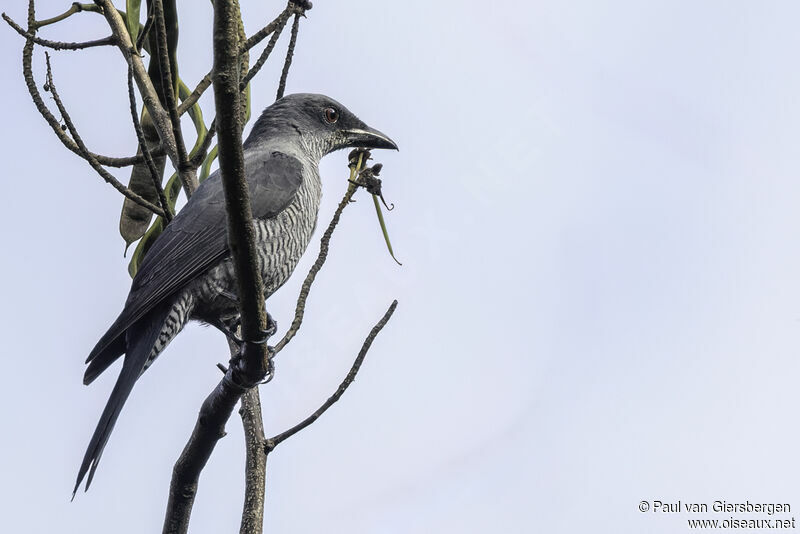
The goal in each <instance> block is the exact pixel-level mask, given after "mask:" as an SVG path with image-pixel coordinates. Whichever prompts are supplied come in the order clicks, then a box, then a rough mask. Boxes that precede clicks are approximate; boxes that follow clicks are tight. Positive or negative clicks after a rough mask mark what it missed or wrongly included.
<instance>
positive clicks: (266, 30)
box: [240, 2, 297, 52]
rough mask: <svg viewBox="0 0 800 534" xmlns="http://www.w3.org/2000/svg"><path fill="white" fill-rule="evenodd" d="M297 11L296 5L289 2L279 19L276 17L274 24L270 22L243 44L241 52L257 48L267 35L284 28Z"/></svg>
mask: <svg viewBox="0 0 800 534" xmlns="http://www.w3.org/2000/svg"><path fill="white" fill-rule="evenodd" d="M295 9H297V7H296V6H295V4H294V3H293V2H289V3H288V4H287V5H286V9H284V10H283V11H281V13H280V14H279V15H278V16H277V17H275V19H274V20H273V21H272V22H270V23H269V24H267V25H266V26H264V27H263V28H261V29H260V30H258V31H257V32H256V33H254V34H253V35H251V36H250V38H249V39H247V41H245V42H244V43H243V44H242V48H241V50H240V52H244V51H246V50H250V49H251V48H253V47H254V46H256V45H257V44H258V43H260V42H261V41H263V40H264V39H265V38H266V37H267V35H269V34H271V33H272V32H274V31H275V29H276V28H277V27H278V26H279V25H280V26H283V25H284V24H286V21H287V20H288V19H289V17H290V16H291V15H292V13H293V12H294V10H295Z"/></svg>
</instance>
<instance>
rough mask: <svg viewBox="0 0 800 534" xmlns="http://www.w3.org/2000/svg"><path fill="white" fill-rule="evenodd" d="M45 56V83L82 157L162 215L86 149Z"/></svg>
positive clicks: (105, 177)
mask: <svg viewBox="0 0 800 534" xmlns="http://www.w3.org/2000/svg"><path fill="white" fill-rule="evenodd" d="M45 58H46V61H47V85H48V88H49V89H50V92H51V93H52V95H53V100H55V103H56V106H57V107H58V111H59V112H60V113H61V116H62V118H63V119H64V124H65V125H66V127H67V129H68V130H69V133H70V135H72V138H73V139H74V140H75V144H77V145H78V148H79V150H80V151H81V153H82V155H83V157H84V159H86V161H88V162H89V165H91V166H92V168H93V169H94V170H95V171H96V172H97V173H98V174H99V175H100V176H101V177H102V178H103V180H105V181H106V182H108V183H109V184H111V185H112V186H113V187H114V189H116V190H117V191H119V192H120V193H122V194H123V195H125V196H126V197H127V198H129V199H131V200H132V201H133V202H136V203H137V204H139V205H140V206H142V207H144V208H147V209H149V210H150V211H152V212H153V213H155V214H156V215H162V216H163V215H164V212H163V211H162V210H161V208H159V207H158V206H156V205H155V204H153V203H151V202H148V201H147V200H145V199H144V198H142V197H141V196H139V195H137V194H136V193H134V192H133V191H131V190H130V189H128V188H127V187H125V186H124V185H122V184H121V183H120V182H119V180H117V179H116V178H114V176H113V175H112V174H111V173H109V172H108V171H107V170H105V169H104V168H103V167H102V166H101V165H100V164H99V163H98V162H97V160H96V159H95V158H93V157H92V155H91V154H90V153H89V151H88V150H87V149H86V145H85V144H84V143H83V139H81V137H80V135H79V134H78V130H77V129H76V128H75V125H74V124H73V123H72V118H71V117H70V116H69V113H67V110H66V108H65V106H64V103H63V102H62V101H61V98H60V97H59V96H58V92H57V91H56V86H55V83H54V82H53V72H52V70H51V68H50V55H49V54H47V53H45Z"/></svg>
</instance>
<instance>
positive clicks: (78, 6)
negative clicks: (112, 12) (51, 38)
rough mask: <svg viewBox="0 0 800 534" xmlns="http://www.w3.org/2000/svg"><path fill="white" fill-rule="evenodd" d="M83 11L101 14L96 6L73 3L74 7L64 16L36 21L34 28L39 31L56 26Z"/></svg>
mask: <svg viewBox="0 0 800 534" xmlns="http://www.w3.org/2000/svg"><path fill="white" fill-rule="evenodd" d="M82 11H91V12H94V13H99V12H100V8H99V7H97V6H96V5H95V4H79V3H78V2H73V3H72V5H71V6H70V7H69V9H68V10H66V11H65V12H63V13H62V14H60V15H56V16H55V17H52V18H49V19H45V20H37V21H35V22H34V23H33V28H34V29H37V30H38V29H39V28H41V27H43V26H48V25H50V24H55V23H56V22H61V21H62V20H64V19H65V18H67V17H70V16H72V15H74V14H75V13H80V12H82Z"/></svg>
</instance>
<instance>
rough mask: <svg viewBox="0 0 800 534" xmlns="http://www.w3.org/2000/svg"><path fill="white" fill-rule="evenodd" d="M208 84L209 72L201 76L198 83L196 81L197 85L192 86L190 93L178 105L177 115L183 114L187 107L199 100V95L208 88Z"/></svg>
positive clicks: (209, 79)
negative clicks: (192, 89)
mask: <svg viewBox="0 0 800 534" xmlns="http://www.w3.org/2000/svg"><path fill="white" fill-rule="evenodd" d="M210 86H211V73H210V72H209V73H208V74H206V75H205V76H203V79H202V80H200V83H198V84H197V87H195V88H194V91H192V94H190V95H189V96H187V97H186V99H185V100H184V101H183V102H181V105H180V106H178V115H183V114H184V113H186V112H187V111H189V108H191V107H192V106H194V105H195V104H196V103H197V101H198V100H200V97H201V96H202V95H203V93H204V92H205V90H206V89H208V88H209V87H210Z"/></svg>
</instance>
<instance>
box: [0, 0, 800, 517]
mask: <svg viewBox="0 0 800 534" xmlns="http://www.w3.org/2000/svg"><path fill="white" fill-rule="evenodd" d="M40 4H41V6H40V8H39V12H40V18H45V17H49V16H52V15H55V14H57V13H58V12H60V11H61V10H63V9H66V8H67V7H68V5H69V2H49V1H48V2H40ZM117 4H119V5H120V6H121V7H124V5H123V4H124V3H123V2H121V0H118V2H117ZM283 5H284V4H282V3H281V2H256V1H253V0H249V1H243V9H244V13H245V25H246V28H247V30H248V33H252V32H254V31H255V30H257V29H258V28H260V27H261V26H263V25H264V24H265V23H266V22H267V21H269V20H271V18H272V17H273V16H274V15H275V14H276V13H277V12H278V11H279V10H280V9H281V8H282V7H283ZM190 6H191V7H190ZM3 9H4V10H6V11H7V13H8V14H10V15H11V16H12V17H14V18H15V19H16V20H17V21H19V22H21V23H22V22H23V21H24V20H25V2H23V1H21V0H14V2H5V3H4V6H3ZM181 9H182V11H181V36H180V47H179V60H180V65H181V72H180V75H181V76H182V78H183V79H184V80H185V81H186V82H187V84H188V85H189V86H190V87H191V86H194V84H195V83H196V82H197V80H199V79H200V78H201V77H202V76H203V75H204V74H205V73H206V72H207V71H208V70H209V68H210V65H211V56H212V51H211V45H210V20H211V8H210V6H209V5H208V2H205V3H203V2H198V3H195V2H191V3H189V2H181ZM190 10H191V11H190ZM798 18H800V6H799V5H798V4H797V3H796V2H791V1H788V0H787V1H774V2H751V1H747V2H746V1H731V0H726V1H722V0H719V1H711V0H708V1H705V2H696V1H694V2H690V1H680V0H669V1H650V2H638V1H632V0H631V1H606V2H596V1H591V0H585V1H573V2H538V1H536V2H515V1H510V2H496V3H489V2H463V3H444V2H422V1H407V2H391V3H390V2H381V3H378V2H368V1H366V0H360V1H355V0H353V1H347V2H341V1H337V2H330V1H324V0H320V1H318V2H316V3H315V6H314V8H313V10H311V11H310V12H309V16H308V19H307V20H303V22H302V23H301V29H300V36H299V39H298V43H297V51H296V54H295V58H294V63H293V65H292V70H291V73H290V75H289V80H288V85H287V92H321V93H326V94H328V95H330V96H332V97H334V98H336V99H337V100H339V101H340V102H342V103H343V104H344V105H346V106H347V107H348V108H349V109H351V110H352V111H354V112H355V113H356V114H358V115H359V116H360V117H361V118H362V119H363V120H364V121H365V122H367V123H368V124H370V125H371V126H373V127H376V128H378V129H380V130H381V131H383V132H386V133H387V134H388V135H390V136H391V137H392V138H393V139H394V140H395V141H397V143H398V144H399V146H400V152H398V153H395V152H391V153H389V152H386V153H379V154H378V153H376V155H375V156H376V161H381V162H382V163H384V171H383V173H382V176H381V177H382V178H383V179H384V194H385V196H386V198H387V200H388V201H389V202H393V203H394V204H395V206H396V209H395V210H394V211H392V212H391V213H388V214H387V215H386V218H387V224H388V227H389V230H390V233H391V237H392V241H393V245H394V249H395V252H396V254H397V256H398V258H399V259H400V261H402V262H403V266H402V267H399V266H397V265H396V264H395V263H394V262H393V261H392V260H391V258H390V257H389V256H388V254H387V252H386V250H385V245H384V244H383V241H382V237H381V233H380V229H379V227H378V225H377V222H376V220H375V213H374V209H373V208H372V202H371V200H370V199H369V197H368V196H367V195H365V194H361V195H360V196H359V200H358V202H357V203H356V204H354V205H352V206H350V207H348V209H347V211H346V212H345V215H344V217H343V221H342V224H341V225H340V227H339V229H338V231H337V234H336V235H335V237H334V242H333V246H332V252H331V255H330V258H329V261H328V264H327V265H326V267H325V268H324V270H323V272H322V273H321V274H320V276H319V277H318V279H317V282H316V286H315V288H314V290H313V292H312V295H311V299H310V300H309V304H308V308H307V314H306V320H305V323H304V325H303V329H302V330H301V332H300V334H299V336H298V337H297V338H296V339H295V341H293V342H292V344H291V345H289V347H288V348H287V349H286V350H285V351H283V352H282V353H281V354H280V356H279V357H278V360H277V377H276V378H275V380H274V381H273V382H272V383H271V384H269V386H266V387H263V388H262V389H261V395H262V399H263V404H264V412H265V424H266V426H267V432H268V433H270V434H276V433H278V432H280V431H283V430H285V429H286V428H288V427H289V426H291V425H293V424H294V423H296V422H298V421H299V420H300V419H302V418H303V417H305V416H306V415H308V414H309V413H310V412H312V411H313V410H314V409H316V408H317V407H318V406H319V405H320V404H321V403H322V402H323V401H324V400H325V399H326V398H327V397H328V395H330V394H331V393H332V392H333V391H334V389H335V388H336V386H337V385H338V383H339V382H340V380H341V379H342V378H343V377H344V375H345V374H346V372H347V370H348V368H349V366H350V364H351V362H352V360H353V358H354V357H355V355H356V353H357V352H358V349H359V347H360V346H361V343H362V341H363V339H364V337H365V336H366V334H367V333H368V332H369V330H370V329H371V328H372V326H373V324H374V323H375V322H376V321H377V320H378V319H379V318H380V316H381V315H382V314H383V313H384V311H385V309H386V308H387V307H388V305H389V304H390V302H391V301H392V299H395V298H396V299H398V300H399V306H398V308H397V312H396V314H395V316H394V318H393V319H392V320H391V322H390V323H389V325H388V326H387V327H386V328H385V330H384V331H383V332H382V333H381V335H380V337H379V338H378V339H377V340H376V341H375V343H374V345H373V347H372V350H371V352H370V354H369V356H368V358H367V360H366V362H365V364H364V365H363V367H362V370H361V373H360V374H359V378H358V380H357V381H356V382H355V384H354V385H353V386H352V387H351V388H350V390H348V392H347V394H346V395H345V397H344V398H343V399H342V400H341V401H340V402H339V403H338V404H337V405H336V406H334V407H333V408H332V409H331V410H330V411H329V412H328V413H327V414H326V415H325V416H324V417H323V418H322V419H320V420H319V421H318V422H317V423H316V424H314V425H313V426H312V427H311V428H310V429H308V430H306V431H304V432H302V433H301V434H299V435H298V436H296V437H295V438H293V439H292V440H291V441H288V442H286V443H284V444H283V445H281V447H280V448H279V449H278V450H277V451H276V452H275V453H274V454H273V455H271V456H270V459H269V466H268V477H267V505H266V514H265V515H266V521H265V532H274V533H278V532H280V533H308V532H333V533H338V532H356V533H362V532H363V533H429V532H430V533H441V532H453V533H486V532H519V533H528V532H548V533H561V532H563V533H573V532H575V533H578V532H614V533H616V532H654V533H674V532H683V531H685V530H688V528H687V520H688V519H692V518H700V519H714V518H717V519H719V520H723V519H728V518H730V517H734V518H737V519H753V518H760V519H766V518H770V519H775V518H782V519H783V518H789V517H792V516H795V515H796V516H798V517H800V489H798V485H797V480H798V476H799V475H800V463H799V462H798V455H797V451H798V449H800V432H798V430H797V428H798V425H797V407H798V406H799V405H800V388H798V387H797V383H798V377H800V358H798V353H799V352H800V239H798V229H799V228H800V210H798V206H800V180H798V174H799V172H800V156H798V149H797V146H798V142H799V141H800V99H798V94H800V69H798V66H797V64H798V62H797V53H798V50H800V33H798V31H797V20H798ZM108 33H109V32H108V30H107V29H106V26H105V22H104V20H103V19H102V17H99V16H97V15H94V14H80V15H78V16H74V17H72V18H70V19H69V20H68V21H66V22H64V23H62V24H59V25H58V26H53V27H48V28H46V29H45V30H44V31H43V32H42V34H41V35H42V36H43V37H47V38H52V39H61V40H67V41H80V40H86V39H93V38H100V37H104V36H105V35H107V34H108ZM287 34H288V32H287ZM287 40H288V35H284V36H283V38H282V39H281V41H280V44H279V45H278V48H277V52H276V57H275V60H274V61H273V62H272V63H271V64H270V65H269V66H268V67H267V68H265V69H264V70H263V71H262V74H260V75H259V77H258V78H257V80H256V82H255V84H254V88H253V108H254V110H260V109H262V108H263V107H265V106H267V105H269V104H270V103H271V102H272V101H273V99H274V95H275V89H276V87H277V79H278V76H279V72H280V66H281V64H282V59H281V56H282V55H283V54H284V51H285V47H286V43H287ZM22 44H23V42H22V39H21V38H20V37H19V36H17V35H16V34H14V33H13V32H12V31H10V30H9V29H8V28H6V29H4V30H2V31H0V50H2V52H1V53H0V69H2V72H3V73H4V76H3V77H2V81H0V90H1V91H2V96H3V102H4V113H3V121H4V127H3V128H1V129H0V147H2V149H1V150H2V154H3V163H4V165H5V169H6V175H5V179H4V180H3V181H2V184H3V185H2V188H3V192H4V194H3V200H4V209H3V210H2V211H0V224H2V227H3V228H4V232H3V244H4V246H3V249H4V251H5V254H4V260H5V261H3V262H2V263H1V264H0V279H2V280H3V281H4V284H3V301H4V302H5V306H3V307H2V311H0V324H2V325H3V326H2V329H3V333H4V335H3V336H2V338H3V340H4V341H3V345H4V346H3V351H2V352H3V354H4V357H5V358H4V361H5V371H6V375H5V380H4V385H3V388H2V389H0V401H1V404H0V405H1V406H2V407H3V408H2V412H0V415H2V420H3V426H4V439H3V440H2V441H3V445H2V454H0V473H2V474H3V479H4V484H3V485H2V488H1V489H0V509H2V512H3V513H2V515H3V520H2V523H3V525H4V527H3V530H4V531H7V532H37V533H38V532H42V533H44V532H48V533H49V532H55V531H58V532H86V533H95V532H96V533H101V532H109V531H113V532H120V533H140V532H157V531H159V530H160V528H161V524H162V520H163V512H164V509H165V506H166V498H167V490H168V485H169V478H170V474H171V469H172V465H173V463H174V461H175V459H176V458H177V456H178V454H179V453H180V451H181V449H182V447H183V445H184V443H185V442H186V440H187V438H188V436H189V434H190V432H191V429H192V427H193V425H194V423H195V418H196V414H197V410H198V409H199V406H200V404H201V402H202V400H203V399H204V398H205V397H206V395H207V394H208V393H209V392H210V391H211V389H212V388H213V386H214V384H216V383H217V382H218V381H219V379H220V373H219V371H218V370H217V369H216V367H215V364H216V363H217V362H220V361H225V360H226V359H227V356H226V344H225V340H224V338H223V336H221V335H220V334H219V333H218V332H217V331H215V330H213V329H207V328H202V327H200V326H198V325H195V324H193V325H191V326H189V327H187V328H186V330H185V331H184V332H183V333H182V334H181V335H180V336H179V337H178V338H177V339H176V340H175V341H174V342H173V344H172V345H170V347H169V348H168V349H167V350H166V352H165V353H164V354H163V356H162V357H161V358H160V359H159V361H158V362H157V363H156V364H155V365H154V366H153V367H152V368H151V369H150V371H149V372H148V373H146V374H145V375H144V376H143V378H142V379H141V380H140V381H139V382H138V383H137V385H136V387H135V388H134V391H133V394H132V395H131V397H130V399H129V401H128V403H127V405H126V407H125V409H124V410H123V412H122V415H121V417H120V419H119V422H118V424H117V427H116V429H115V431H114V433H113V434H112V437H111V440H110V442H109V444H108V447H107V448H106V450H105V454H104V455H103V461H102V463H101V464H100V467H99V469H98V472H97V476H96V477H95V479H94V482H93V486H92V488H91V489H90V491H89V492H88V493H87V494H83V493H80V494H79V495H78V496H77V497H76V499H75V502H73V503H70V502H69V497H70V493H71V490H72V486H73V483H74V480H75V475H76V473H77V469H78V466H79V464H80V460H81V458H82V457H83V453H84V450H85V447H86V444H87V443H88V440H89V438H90V436H91V433H92V431H93V430H94V427H95V425H96V423H97V419H98V418H99V415H100V412H101V411H102V408H103V406H104V404H105V402H106V399H107V397H108V394H109V393H110V390H111V388H112V386H113V383H114V381H115V380H116V375H117V372H118V366H115V367H112V368H111V369H110V370H109V372H108V373H106V374H105V375H103V376H102V377H101V378H100V379H99V380H97V382H95V383H94V384H92V386H91V387H88V388H87V387H84V386H83V385H82V375H83V372H84V365H83V361H84V359H85V357H86V355H87V354H88V352H89V350H91V348H92V347H93V346H94V344H95V342H96V341H97V339H98V338H99V337H100V335H102V334H103V332H105V330H106V328H107V327H108V326H109V325H110V323H111V322H112V321H113V320H114V318H115V317H116V316H117V314H118V313H119V311H120V310H121V309H122V305H123V303H124V300H125V297H126V295H127V292H128V289H129V285H130V279H129V277H128V275H127V271H126V266H127V260H126V258H124V257H123V255H122V252H123V242H122V240H121V238H120V237H119V234H118V229H117V224H118V217H119V210H120V206H121V202H122V199H121V197H120V196H119V194H118V193H117V192H116V191H114V190H113V189H112V188H111V187H109V186H108V185H106V184H104V183H103V182H102V181H101V180H100V179H99V177H98V176H97V175H95V174H94V173H93V172H92V171H91V169H90V168H89V167H88V165H87V164H86V163H85V162H84V161H82V160H80V159H79V158H78V157H76V156H75V155H74V154H72V153H70V152H68V151H66V150H65V149H64V148H63V147H62V146H61V145H60V143H59V142H58V141H57V140H56V139H55V137H54V136H53V135H52V133H51V132H50V130H49V128H48V126H47V125H46V124H45V122H44V121H43V120H42V119H41V117H40V116H39V115H38V114H37V112H36V110H35V108H34V106H33V104H32V102H31V100H30V97H29V96H28V94H27V91H26V88H25V85H24V83H23V80H22V75H21V72H20V53H21V48H22ZM259 50H260V48H259ZM52 55H53V69H54V74H55V77H56V83H57V86H58V88H59V91H60V93H61V95H62V97H63V99H64V101H65V103H66V105H67V106H68V108H69V109H70V110H71V112H72V116H73V119H74V121H75V123H76V124H77V127H78V128H79V130H80V132H81V134H82V136H83V138H84V139H85V141H86V142H87V144H88V145H89V146H90V147H91V148H92V149H93V150H94V151H97V152H101V153H107V154H111V155H117V156H122V155H129V154H131V153H133V151H134V150H135V137H134V134H133V132H132V129H131V127H130V124H129V115H128V108H127V96H126V92H125V72H126V71H125V63H124V61H123V59H122V57H121V55H120V54H119V53H118V52H117V51H115V50H112V49H107V50H90V51H85V52H56V53H53V54H52ZM35 70H36V75H37V77H38V81H39V84H40V85H41V84H43V82H44V69H43V54H42V52H41V51H37V55H36V68H35ZM201 103H202V106H203V109H204V110H205V114H206V119H207V120H210V118H211V117H212V116H213V100H212V97H211V95H210V92H209V94H208V95H207V96H205V97H204V98H203V99H202V102H201ZM187 131H191V129H187ZM116 174H117V176H119V177H120V178H123V179H126V177H127V173H126V172H116ZM322 175H323V183H324V197H323V206H322V209H321V212H320V225H322V224H326V223H327V221H328V220H329V219H330V216H331V214H332V212H333V209H334V207H335V205H336V203H337V202H338V200H339V199H340V198H341V195H342V193H343V192H344V189H345V187H346V182H345V179H346V176H347V169H346V153H344V152H340V153H336V154H333V155H331V156H329V157H327V158H326V159H325V160H324V162H323V164H322ZM317 237H319V232H318V234H317ZM317 246H318V245H317V241H316V240H315V241H314V242H312V245H311V246H310V247H309V251H308V253H307V255H306V256H305V257H304V259H303V261H302V262H301V264H300V266H299V267H298V269H297V271H296V272H295V276H294V278H293V279H292V280H291V281H290V282H289V283H287V284H286V286H284V288H283V289H281V290H280V291H279V292H278V293H277V294H276V295H274V296H273V297H272V298H271V299H270V300H269V302H268V303H267V306H268V309H269V310H270V312H271V313H272V315H273V316H274V317H275V318H276V320H277V321H278V324H279V328H280V330H281V332H282V331H283V330H285V328H287V327H288V326H289V324H290V322H291V317H292V313H293V306H294V301H295V299H296V295H297V292H298V288H299V285H300V281H301V280H302V278H303V276H304V274H305V272H306V271H307V269H308V266H309V265H310V263H311V262H312V261H313V258H314V257H315V256H316V249H317ZM243 480H244V452H243V437H242V430H241V424H240V422H239V420H238V416H234V418H233V419H231V422H230V423H229V425H228V436H227V437H226V438H225V439H224V440H222V441H221V442H220V443H219V445H218V446H217V449H216V451H215V453H214V455H213V457H212V459H211V461H210V463H209V465H208V467H207V468H206V470H205V471H204V473H203V476H202V478H201V481H200V491H199V495H198V498H197V502H196V506H195V509H194V514H193V521H192V530H191V531H192V532H194V533H216V532H233V531H236V529H238V524H239V517H240V513H241V503H242V494H243ZM643 500H646V501H648V503H652V502H653V501H656V500H661V501H664V502H677V501H678V500H680V501H681V502H683V503H692V502H695V503H707V504H709V505H711V504H712V503H713V501H715V500H726V501H728V502H744V501H746V500H749V501H750V502H780V503H789V504H791V506H792V512H791V513H790V514H776V515H775V516H769V517H768V516H766V515H764V514H749V515H748V514H733V513H722V514H713V513H709V514H705V515H704V514H688V513H683V512H681V513H674V514H664V513H656V512H652V511H649V512H644V513H643V512H640V511H639V506H640V501H643Z"/></svg>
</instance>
